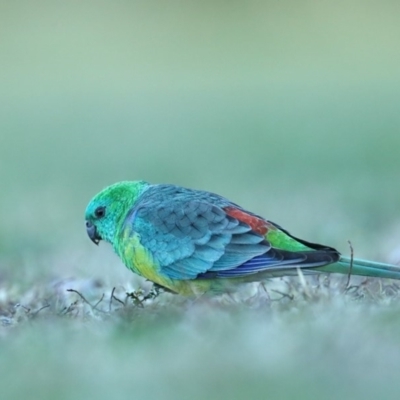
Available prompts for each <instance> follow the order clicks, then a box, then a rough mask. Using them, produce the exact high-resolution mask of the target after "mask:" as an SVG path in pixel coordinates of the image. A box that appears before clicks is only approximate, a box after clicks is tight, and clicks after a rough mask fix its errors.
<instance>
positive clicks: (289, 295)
mask: <svg viewBox="0 0 400 400" xmlns="http://www.w3.org/2000/svg"><path fill="white" fill-rule="evenodd" d="M270 290H271V292H275V293H278V294H280V295H281V296H282V298H283V297H287V298H288V299H290V300H293V299H294V296H293V295H292V294H287V293H284V292H281V291H280V290H276V289H270ZM273 300H274V299H271V301H273ZM279 300H280V299H279Z"/></svg>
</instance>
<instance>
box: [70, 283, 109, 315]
mask: <svg viewBox="0 0 400 400" xmlns="http://www.w3.org/2000/svg"><path fill="white" fill-rule="evenodd" d="M67 292H73V293H76V294H77V295H78V296H79V297H80V298H81V299H82V300H83V302H84V303H86V304H88V305H89V306H90V307H91V308H92V309H93V310H96V311H99V312H102V313H105V314H106V311H103V310H100V309H99V308H96V307H97V306H98V305H99V304H100V302H101V301H102V300H103V298H104V293H103V296H101V299H100V300H99V301H98V302H97V303H96V304H95V305H92V304H91V303H90V302H89V301H87V300H86V298H85V296H84V295H83V294H81V293H79V292H78V291H77V290H75V289H67Z"/></svg>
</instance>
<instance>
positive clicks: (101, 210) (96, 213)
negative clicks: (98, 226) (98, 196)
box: [94, 206, 106, 218]
mask: <svg viewBox="0 0 400 400" xmlns="http://www.w3.org/2000/svg"><path fill="white" fill-rule="evenodd" d="M105 215H106V208H105V207H102V206H101V207H97V208H96V210H94V216H95V217H96V218H103V217H104V216H105Z"/></svg>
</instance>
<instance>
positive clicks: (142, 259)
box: [116, 232, 210, 296]
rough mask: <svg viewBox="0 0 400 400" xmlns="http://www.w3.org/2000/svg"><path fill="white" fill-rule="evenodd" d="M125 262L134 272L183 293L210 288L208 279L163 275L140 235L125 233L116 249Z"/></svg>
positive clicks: (193, 292) (187, 294)
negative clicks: (143, 244)
mask: <svg viewBox="0 0 400 400" xmlns="http://www.w3.org/2000/svg"><path fill="white" fill-rule="evenodd" d="M116 251H117V253H118V254H119V256H120V257H121V259H122V260H123V262H124V264H125V265H126V266H127V267H128V268H129V269H131V270H132V271H133V272H135V273H137V274H138V275H140V276H142V277H143V278H146V279H148V280H149V281H152V282H155V283H157V284H159V285H160V286H163V287H166V288H167V289H169V290H172V291H173V292H175V293H179V294H182V295H186V296H190V295H200V294H203V293H205V292H206V291H208V290H209V289H210V281H207V280H198V281H197V280H185V281H183V280H177V279H170V278H168V277H166V276H163V275H162V274H161V273H160V270H159V268H158V266H157V264H156V263H155V262H154V260H153V257H152V255H151V254H150V253H149V252H148V251H147V250H146V248H144V247H143V246H142V245H141V243H140V238H139V235H137V234H134V235H129V234H128V233H127V232H125V233H124V234H123V238H122V240H121V245H120V247H119V248H117V249H116Z"/></svg>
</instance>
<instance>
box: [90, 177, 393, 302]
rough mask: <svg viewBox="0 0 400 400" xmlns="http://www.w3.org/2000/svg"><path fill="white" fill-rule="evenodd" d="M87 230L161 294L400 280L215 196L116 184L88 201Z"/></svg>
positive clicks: (383, 267) (385, 267)
mask: <svg viewBox="0 0 400 400" xmlns="http://www.w3.org/2000/svg"><path fill="white" fill-rule="evenodd" d="M85 220H86V231H87V235H88V236H89V238H90V239H91V240H92V241H93V242H94V243H95V244H96V245H98V244H99V242H100V241H101V240H104V241H106V242H109V243H110V244H111V245H112V246H113V249H114V251H115V253H116V254H117V255H118V256H119V257H120V259H121V260H122V262H123V263H124V264H125V266H126V267H127V268H128V269H130V270H131V271H133V272H134V273H136V274H138V275H140V276H142V277H143V278H145V279H147V280H149V281H152V282H153V283H154V284H155V285H157V286H158V287H159V286H161V287H162V288H164V289H166V290H167V291H170V292H173V293H176V294H180V295H184V296H199V295H203V294H205V293H212V294H216V293H224V292H226V293H230V292H231V291H234V290H235V288H236V287H237V285H239V284H241V283H247V282H260V281H263V280H266V279H269V278H273V277H282V276H288V275H297V274H299V270H301V272H302V273H304V274H317V273H340V274H348V275H350V274H353V275H361V276H367V277H379V278H391V279H400V267H399V266H396V265H391V264H384V263H378V262H373V261H367V260H361V259H356V258H354V259H353V257H351V258H348V257H344V256H342V255H341V253H339V251H337V250H336V249H334V248H333V247H329V246H325V245H321V244H316V243H312V242H308V241H306V240H303V239H299V238H297V237H295V236H293V235H291V234H290V233H289V232H288V231H287V230H285V229H284V228H282V227H281V226H279V225H278V224H276V223H274V222H271V221H269V220H267V219H265V218H263V217H261V216H259V215H257V214H255V213H253V212H251V211H248V210H246V209H245V208H242V207H241V206H239V205H238V204H235V203H233V202H232V201H230V200H228V199H226V198H224V197H223V196H220V195H218V194H215V193H211V192H207V191H202V190H195V189H189V188H185V187H181V186H176V185H172V184H150V183H148V182H145V181H122V182H117V183H115V184H112V185H110V186H108V187H106V188H104V189H103V190H102V191H100V192H99V193H98V194H97V195H95V196H94V197H93V198H92V200H90V202H89V204H88V206H87V208H86V211H85Z"/></svg>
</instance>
